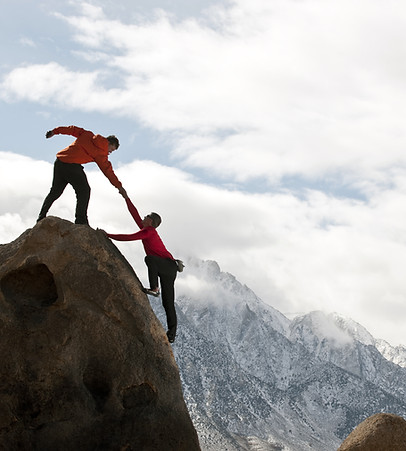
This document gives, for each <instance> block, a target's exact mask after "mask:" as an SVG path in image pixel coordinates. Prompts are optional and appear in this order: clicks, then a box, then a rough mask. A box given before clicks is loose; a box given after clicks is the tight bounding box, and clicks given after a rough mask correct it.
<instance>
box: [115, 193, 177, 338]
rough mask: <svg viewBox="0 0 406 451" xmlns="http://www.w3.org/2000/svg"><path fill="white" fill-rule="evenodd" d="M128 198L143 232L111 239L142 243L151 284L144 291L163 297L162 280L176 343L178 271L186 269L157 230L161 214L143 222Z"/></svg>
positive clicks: (167, 311) (130, 210)
mask: <svg viewBox="0 0 406 451" xmlns="http://www.w3.org/2000/svg"><path fill="white" fill-rule="evenodd" d="M124 197H125V201H126V203H127V208H128V211H129V212H130V214H131V216H132V217H133V218H134V221H135V222H136V223H137V225H138V227H139V228H140V229H141V230H140V231H139V232H136V233H132V234H129V235H117V234H112V233H107V236H108V237H109V238H112V239H113V240H118V241H133V240H141V241H142V244H143V245H144V250H145V253H146V257H145V263H146V265H147V267H148V279H149V284H150V288H149V289H144V292H145V293H147V294H150V295H152V296H156V297H157V296H159V284H158V277H159V280H160V282H161V290H162V305H163V307H164V309H165V313H166V319H167V324H168V331H167V332H166V335H167V337H168V340H169V342H170V343H173V342H174V341H175V336H176V327H177V317H176V310H175V288H174V284H175V279H176V273H177V271H182V270H183V264H182V262H181V261H180V260H175V259H174V258H173V256H172V254H171V253H170V252H169V251H168V250H167V249H166V247H165V245H164V243H163V242H162V240H161V238H160V236H159V235H158V232H157V231H156V228H157V227H158V226H159V224H160V223H161V217H160V216H159V215H158V214H157V213H150V214H149V215H147V216H145V217H144V219H141V216H140V215H139V213H138V210H137V209H136V208H135V206H134V205H133V203H132V202H131V200H130V199H129V198H128V197H127V196H124ZM179 265H180V266H179Z"/></svg>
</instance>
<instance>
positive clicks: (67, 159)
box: [52, 125, 122, 188]
mask: <svg viewBox="0 0 406 451" xmlns="http://www.w3.org/2000/svg"><path fill="white" fill-rule="evenodd" d="M52 133H53V134H54V135H71V136H74V137H75V138H77V139H76V140H75V141H74V142H73V143H72V144H71V145H69V146H68V147H66V148H65V149H63V150H61V151H60V152H58V153H57V154H56V157H57V158H58V160H61V161H63V162H64V163H78V164H85V163H90V162H92V161H94V162H95V163H96V164H97V166H99V168H100V170H101V171H102V172H103V174H104V175H105V176H106V177H107V178H108V179H109V180H110V183H111V184H112V185H114V186H115V187H116V188H121V186H122V184H121V182H120V180H119V179H118V178H117V176H116V174H114V171H113V167H112V165H111V163H110V161H109V159H108V155H109V152H108V147H109V142H108V141H107V138H104V136H101V135H94V134H93V133H92V132H91V131H88V130H85V129H83V128H79V127H75V126H74V125H71V126H69V127H57V128H54V129H53V130H52Z"/></svg>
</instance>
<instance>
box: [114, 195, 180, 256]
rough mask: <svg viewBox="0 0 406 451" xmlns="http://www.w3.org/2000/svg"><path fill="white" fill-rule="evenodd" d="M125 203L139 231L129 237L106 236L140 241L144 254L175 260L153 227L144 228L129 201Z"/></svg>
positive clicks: (121, 239) (118, 239) (119, 239)
mask: <svg viewBox="0 0 406 451" xmlns="http://www.w3.org/2000/svg"><path fill="white" fill-rule="evenodd" d="M125 201H126V203H127V208H128V211H129V212H130V214H131V216H132V217H133V218H134V221H135V222H136V223H137V225H138V227H139V228H140V229H141V230H140V231H139V232H136V233H132V234H129V235H121V234H119V235H116V234H112V233H108V234H107V236H109V237H110V238H112V239H113V240H117V241H134V240H142V244H143V245H144V249H145V253H146V254H147V255H156V256H157V257H162V258H170V259H171V260H175V259H174V258H173V257H172V254H171V253H170V252H169V251H168V250H167V249H166V247H165V245H164V243H163V242H162V240H161V238H160V236H159V235H158V232H157V231H156V229H155V228H154V227H144V226H143V224H142V219H141V216H140V215H139V213H138V210H137V209H136V208H135V206H134V205H133V203H132V202H131V200H130V199H126V200H125Z"/></svg>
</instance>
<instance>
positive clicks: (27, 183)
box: [0, 152, 406, 344]
mask: <svg viewBox="0 0 406 451" xmlns="http://www.w3.org/2000/svg"><path fill="white" fill-rule="evenodd" d="M0 167H1V177H0V189H1V192H2V193H3V195H2V197H1V200H0V241H1V242H2V243H5V242H9V241H11V240H13V239H15V238H16V237H17V236H18V235H19V234H21V233H22V232H23V231H24V230H25V229H26V228H29V227H32V226H33V225H34V224H35V219H36V217H37V214H38V211H39V209H40V207H41V204H42V201H43V199H44V197H45V195H46V194H47V193H48V190H49V187H50V184H51V179H52V165H51V164H49V163H45V162H41V161H36V160H33V159H30V158H26V157H21V156H18V155H15V154H10V153H5V152H0ZM115 170H116V173H117V175H118V176H119V178H120V180H121V181H122V182H123V184H124V186H125V188H126V190H127V192H128V193H129V195H130V197H131V198H132V200H133V201H134V203H135V205H136V206H137V207H138V209H139V211H140V214H141V215H143V214H146V213H149V212H150V211H157V212H159V213H160V214H161V216H162V218H163V222H162V225H161V226H160V229H159V231H160V234H161V236H162V238H163V240H164V242H165V244H166V246H167V247H168V249H169V250H170V251H171V252H172V253H173V254H174V255H175V256H176V257H178V258H181V259H186V258H188V257H197V258H200V259H203V260H215V261H217V262H218V263H219V264H220V267H221V269H222V270H223V271H226V272H229V273H231V274H233V275H235V276H236V277H237V279H238V280H239V281H240V282H241V283H244V284H246V285H248V286H249V287H250V288H251V289H252V290H253V291H254V292H255V293H256V294H257V295H258V296H260V297H261V298H262V299H263V300H264V301H265V302H267V303H269V304H271V305H272V306H274V307H275V308H277V309H278V310H280V311H282V312H283V313H289V312H296V313H306V312H309V311H311V310H323V311H325V312H332V311H337V312H338V313H341V314H343V315H345V316H349V317H351V318H353V319H354V320H355V321H357V322H359V323H361V324H362V325H363V326H365V327H367V329H368V330H369V331H370V332H371V333H372V334H373V335H374V336H375V337H376V338H385V339H386V340H387V341H389V342H391V343H392V344H397V343H404V337H403V335H402V334H403V328H402V327H401V324H400V321H401V319H402V318H404V316H405V315H406V307H405V303H404V298H405V293H406V282H405V278H404V274H403V269H402V268H403V266H404V261H405V256H406V235H405V232H404V230H403V227H402V221H403V216H404V213H403V210H402V209H400V208H398V206H399V205H406V184H405V182H404V180H405V175H406V174H405V173H402V174H401V173H399V175H398V178H397V179H394V181H393V187H392V188H391V189H387V190H384V191H382V190H381V191H380V192H377V193H376V194H375V195H372V196H371V199H370V200H369V201H365V200H364V201H361V200H351V199H345V198H343V199H337V198H334V197H332V196H328V195H326V194H323V193H321V192H316V191H308V192H305V193H302V195H301V197H298V196H295V195H293V194H292V193H277V194H275V193H265V194H252V193H251V194H250V193H243V192H239V191H232V190H226V189H221V188H216V187H210V186H207V185H204V184H201V183H199V182H198V181H197V180H196V179H194V178H193V177H192V176H191V175H189V174H187V173H185V172H184V171H181V170H179V169H175V168H169V167H166V166H162V165H159V164H157V163H154V162H151V161H134V162H133V163H131V164H126V165H116V166H115ZM86 172H87V174H88V178H89V182H90V185H91V187H92V195H91V201H90V206H89V220H90V223H91V225H92V226H93V227H94V228H96V227H99V228H103V229H105V230H107V231H109V232H111V233H132V232H134V231H136V230H137V228H136V225H135V224H134V221H133V220H132V218H131V216H130V215H129V214H128V212H127V210H126V207H125V203H124V201H123V200H122V198H121V196H120V195H119V194H118V192H117V190H116V189H115V188H114V187H113V186H112V185H111V184H110V183H109V181H108V180H107V179H106V177H104V175H103V174H102V173H101V172H100V171H99V170H98V168H97V167H96V165H94V164H88V165H86ZM74 206H75V196H74V193H73V190H72V189H71V188H70V187H68V188H67V189H66V192H65V193H64V194H63V195H62V197H61V198H60V199H58V200H57V201H56V202H55V204H54V205H53V206H52V209H51V211H50V214H52V215H56V216H59V217H62V218H64V219H68V220H73V218H74ZM116 244H117V246H118V247H119V248H120V250H121V251H122V252H123V253H124V255H125V256H126V257H127V258H128V259H129V261H130V262H131V263H132V264H133V266H134V268H135V270H136V271H137V273H138V274H139V275H140V278H141V279H142V280H144V278H145V277H146V270H145V265H144V262H143V257H144V254H143V249H142V246H141V243H137V242H128V243H120V242H116ZM182 274H183V273H182ZM182 277H185V278H187V277H188V273H187V271H186V272H185V273H184V274H183V275H182ZM185 280H186V279H185ZM190 282H191V288H190V289H191V290H193V289H199V287H202V289H205V290H206V289H209V288H210V287H206V286H205V285H204V281H203V282H202V281H200V282H201V283H200V282H199V281H196V280H190ZM188 283H189V279H188ZM183 288H184V289H185V287H184V284H183Z"/></svg>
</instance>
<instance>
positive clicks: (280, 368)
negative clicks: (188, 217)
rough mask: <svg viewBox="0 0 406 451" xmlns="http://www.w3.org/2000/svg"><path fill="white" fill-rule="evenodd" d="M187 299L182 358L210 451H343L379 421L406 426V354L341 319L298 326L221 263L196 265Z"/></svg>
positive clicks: (182, 312)
mask: <svg viewBox="0 0 406 451" xmlns="http://www.w3.org/2000/svg"><path fill="white" fill-rule="evenodd" d="M177 294H178V296H177V312H178V317H179V331H178V337H177V340H176V342H175V344H174V346H173V351H174V354H175V358H176V361H177V363H178V366H179V369H180V373H181V378H182V382H183V389H184V396H185V400H186V402H187V404H188V407H189V410H190V413H191V416H192V419H193V421H194V424H195V427H196V429H197V431H198V433H199V437H200V442H201V446H202V449H203V450H206V451H209V450H210V451H214V450H215V451H219V450H258V451H259V450H280V451H282V450H286V451H287V450H291V451H302V450H303V451H305V450H312V451H314V450H320V451H329V450H331V451H334V450H335V449H337V447H338V446H339V445H340V443H341V442H342V441H343V439H344V438H345V437H346V436H347V435H348V434H349V433H350V432H351V430H352V429H353V428H354V427H355V426H356V425H358V424H359V423H360V422H361V421H363V420H364V419H365V418H366V417H368V416H370V415H372V414H374V413H377V412H391V413H395V414H397V415H401V416H403V417H406V397H405V393H406V368H405V367H406V348H405V347H403V346H399V347H396V348H395V347H391V346H390V345H389V344H388V343H386V342H384V341H382V340H376V339H374V338H373V337H372V335H371V334H369V333H368V331H367V330H366V329H365V328H363V327H362V326H361V325H359V324H357V323H355V322H354V321H352V320H350V319H346V318H343V317H341V316H339V315H337V314H329V315H327V314H325V313H322V312H311V313H309V314H307V315H303V316H300V317H297V318H294V319H293V320H289V319H288V318H286V317H285V316H284V315H282V314H281V313H280V312H278V311H277V310H275V309H274V308H272V307H271V306H269V305H267V304H265V303H264V302H262V301H261V300H260V299H259V298H258V297H257V296H256V295H255V293H254V292H253V291H252V290H250V289H249V288H248V287H246V286H245V285H242V284H241V283H239V282H238V281H237V280H236V279H235V277H234V276H232V275H231V274H228V273H224V272H221V270H220V268H219V266H218V264H217V263H216V262H213V261H206V262H202V261H197V260H190V261H188V262H187V267H186V269H185V272H184V273H182V276H181V277H179V279H178V281H177ZM151 304H152V305H153V308H154V310H155V312H156V313H157V315H158V317H159V318H160V319H161V321H163V323H165V320H164V315H163V309H162V307H161V305H160V302H159V301H157V300H155V299H151Z"/></svg>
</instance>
